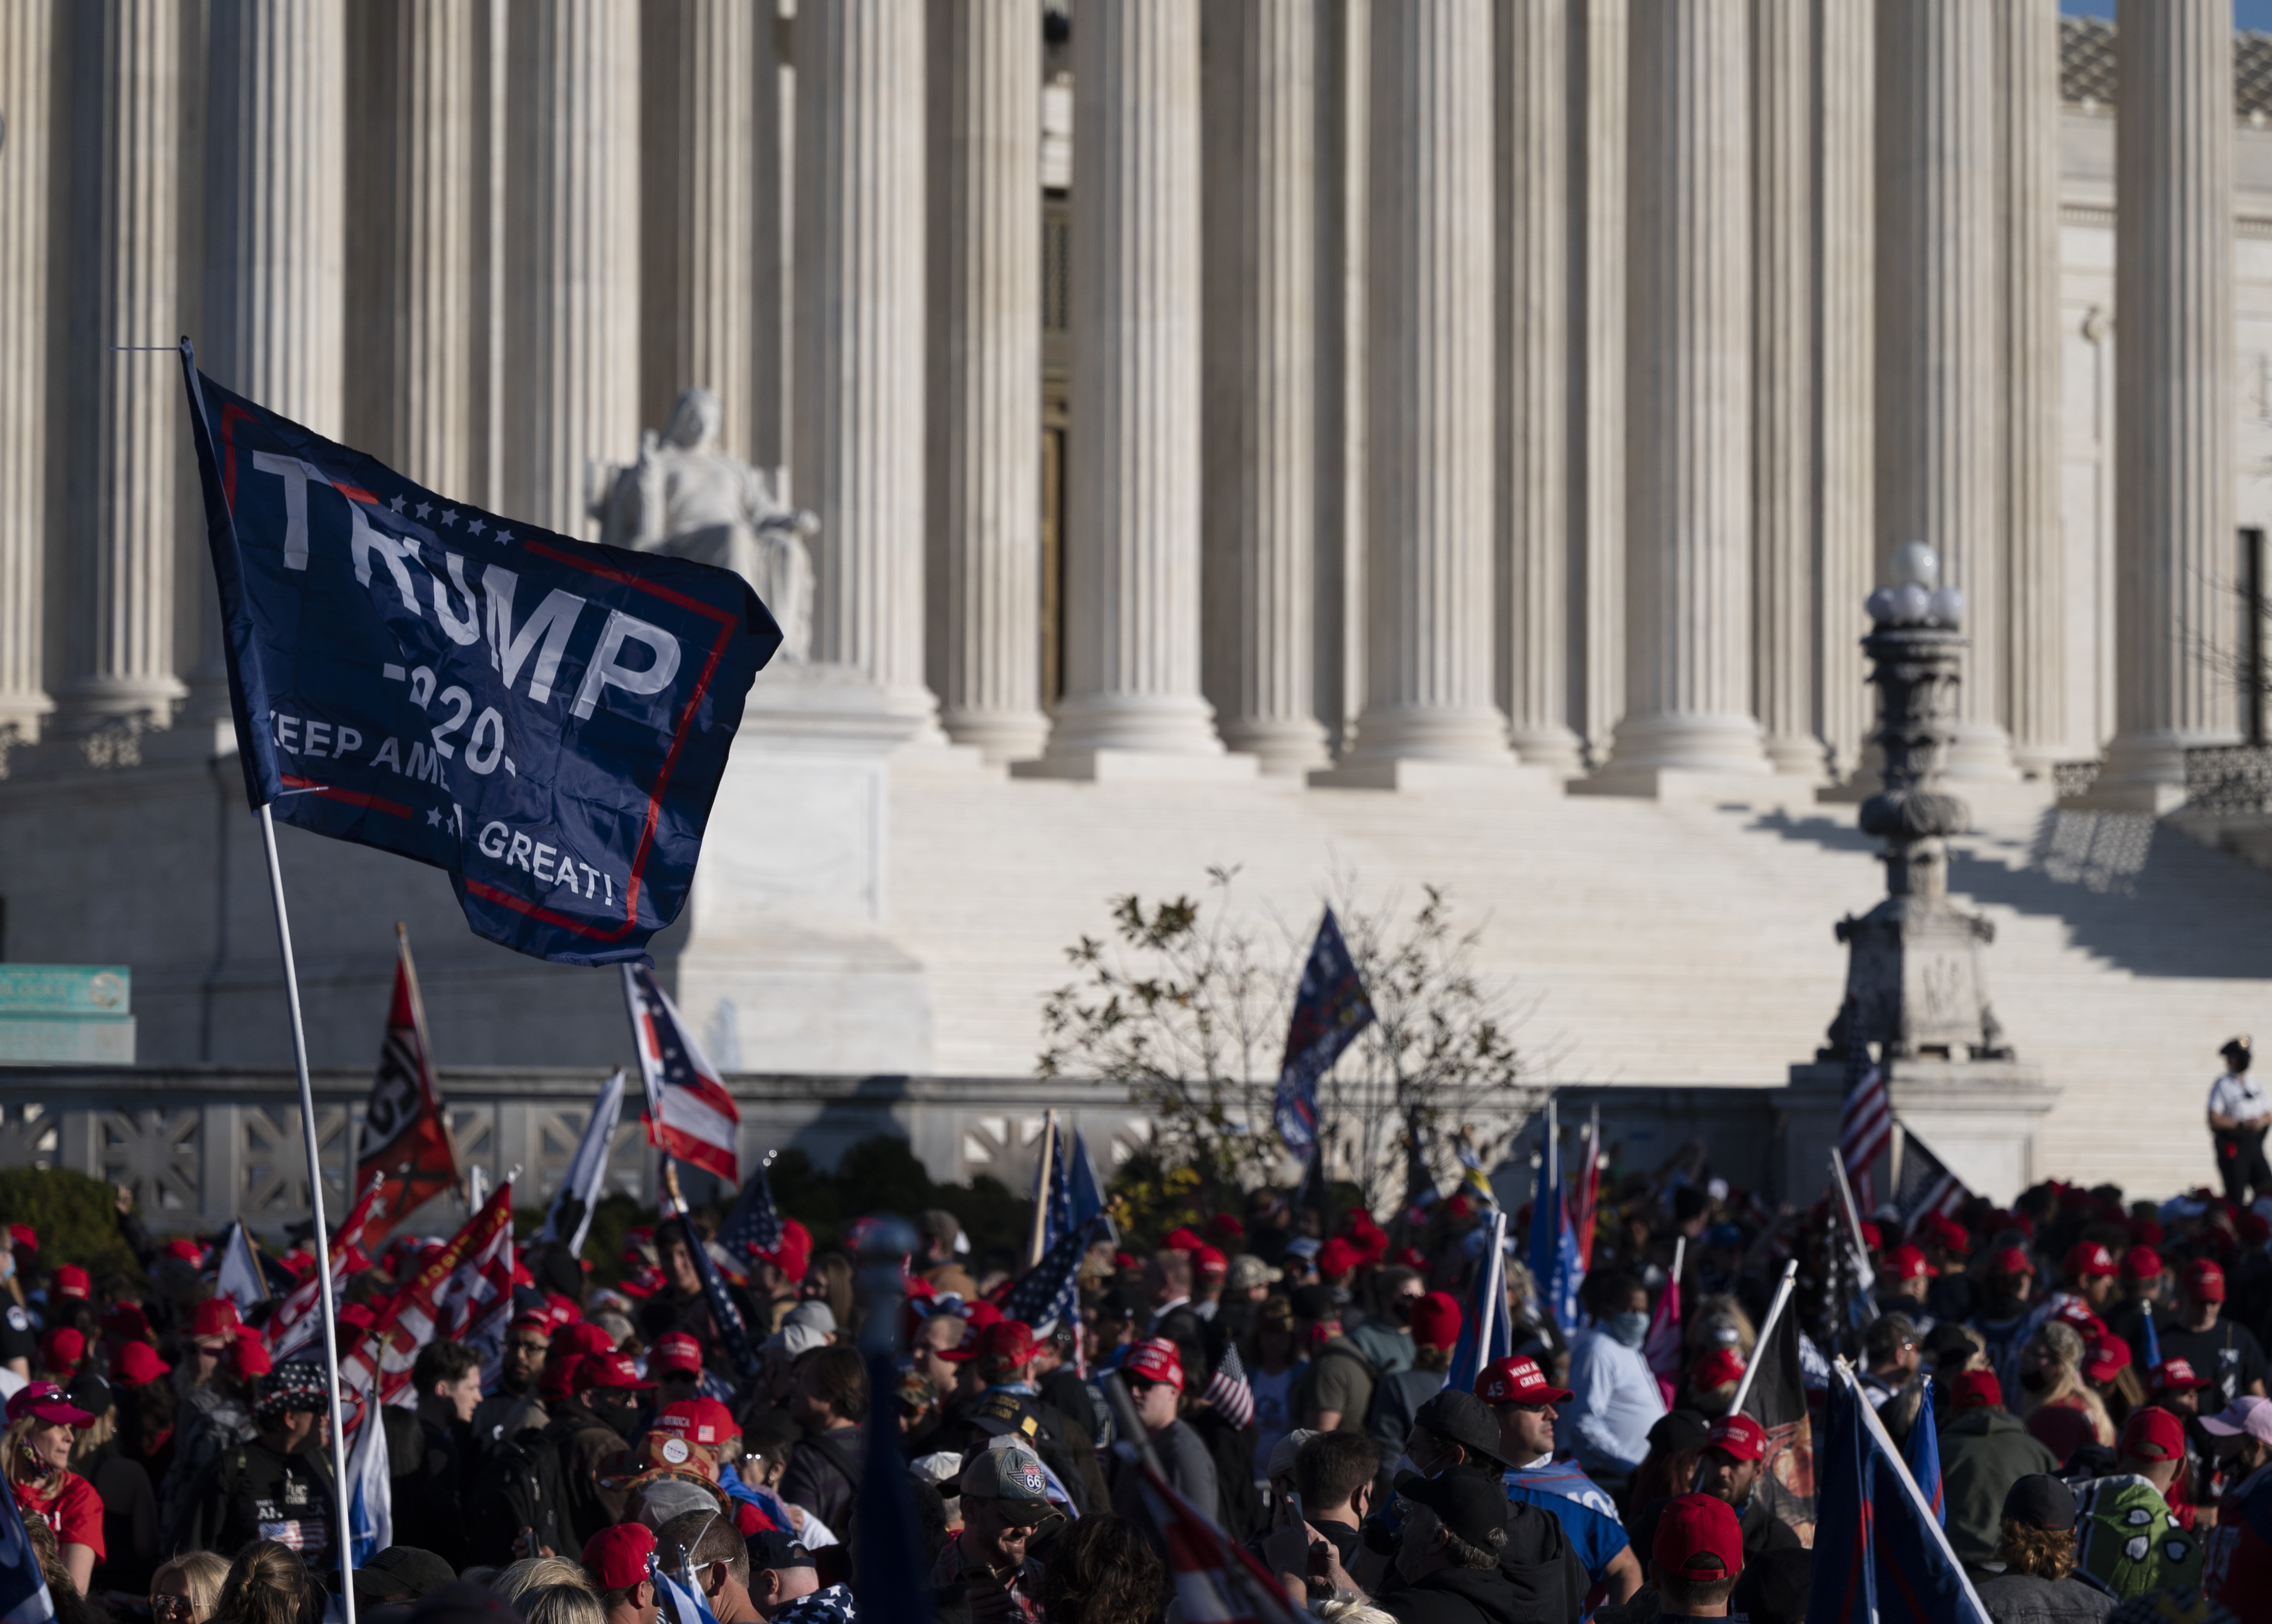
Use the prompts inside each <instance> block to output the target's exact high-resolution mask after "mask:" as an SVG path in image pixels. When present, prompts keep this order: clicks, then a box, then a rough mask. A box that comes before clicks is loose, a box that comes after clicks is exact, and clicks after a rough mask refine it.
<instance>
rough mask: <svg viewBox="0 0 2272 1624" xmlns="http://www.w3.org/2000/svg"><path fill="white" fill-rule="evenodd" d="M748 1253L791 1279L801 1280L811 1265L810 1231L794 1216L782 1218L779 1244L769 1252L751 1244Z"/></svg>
mask: <svg viewBox="0 0 2272 1624" xmlns="http://www.w3.org/2000/svg"><path fill="white" fill-rule="evenodd" d="M750 1255H751V1256H752V1257H756V1258H762V1259H763V1260H764V1261H766V1262H768V1263H771V1264H772V1265H773V1266H774V1268H775V1269H779V1270H781V1273H783V1274H784V1275H787V1276H788V1277H789V1278H790V1279H792V1280H802V1279H803V1278H804V1275H805V1271H806V1270H807V1269H810V1268H811V1266H812V1231H811V1230H808V1229H806V1228H805V1227H804V1225H803V1224H799V1223H798V1222H797V1221H796V1219H795V1218H783V1219H782V1220H781V1245H779V1246H775V1247H774V1249H773V1250H772V1251H771V1252H760V1251H759V1250H758V1248H757V1247H755V1246H751V1248H750Z"/></svg>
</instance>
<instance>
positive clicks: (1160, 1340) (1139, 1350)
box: [1120, 1336, 1184, 1393]
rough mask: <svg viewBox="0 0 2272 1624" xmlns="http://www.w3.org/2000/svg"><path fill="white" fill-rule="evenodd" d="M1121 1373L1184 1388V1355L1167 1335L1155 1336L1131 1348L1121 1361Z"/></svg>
mask: <svg viewBox="0 0 2272 1624" xmlns="http://www.w3.org/2000/svg"><path fill="white" fill-rule="evenodd" d="M1120 1373H1121V1374H1122V1375H1123V1376H1132V1377H1134V1378H1135V1379H1136V1380H1137V1381H1151V1382H1157V1383H1160V1384H1162V1385H1164V1386H1167V1387H1171V1388H1175V1389H1176V1391H1177V1392H1178V1393H1180V1392H1182V1391H1183V1390H1184V1357H1183V1355H1182V1354H1180V1353H1178V1352H1177V1351H1176V1344H1175V1343H1172V1342H1170V1341H1169V1340H1168V1339H1167V1338H1166V1337H1165V1336H1153V1337H1148V1338H1147V1339H1146V1340H1144V1341H1142V1342H1140V1343H1136V1344H1135V1345H1134V1346H1133V1347H1132V1348H1130V1349H1129V1350H1128V1351H1127V1354H1126V1355H1125V1357H1124V1358H1122V1359H1121V1361H1120Z"/></svg>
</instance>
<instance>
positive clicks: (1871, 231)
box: [1812, 0, 1878, 779]
mask: <svg viewBox="0 0 2272 1624" xmlns="http://www.w3.org/2000/svg"><path fill="white" fill-rule="evenodd" d="M1812 6H1813V29H1814V51H1815V62H1816V64H1817V65H1816V70H1815V71H1816V72H1817V74H1818V75H1819V83H1820V90H1819V93H1818V94H1817V95H1816V98H1815V109H1814V118H1815V125H1814V143H1813V144H1814V153H1815V158H1814V185H1815V197H1816V199H1817V201H1816V204H1815V230H1816V249H1815V253H1816V258H1815V282H1814V289H1813V296H1812V303H1813V306H1814V309H1815V310H1816V311H1818V312H1819V315H1820V328H1819V330H1818V333H1817V338H1816V345H1815V353H1814V365H1815V377H1816V380H1817V381H1816V385H1815V393H1816V399H1817V400H1818V402H1819V407H1818V412H1817V415H1816V420H1815V432H1816V440H1815V453H1814V455H1815V466H1816V468H1817V480H1816V484H1815V490H1814V504H1815V506H1814V524H1815V534H1816V536H1817V538H1818V545H1819V547H1820V558H1821V568H1820V571H1819V572H1818V573H1817V575H1816V578H1815V587H1816V598H1815V611H1814V621H1815V626H1816V639H1817V642H1816V651H1815V680H1816V699H1815V715H1816V718H1817V722H1816V726H1817V727H1818V728H1819V729H1820V732H1821V737H1822V740H1823V743H1824V745H1826V746H1827V749H1828V751H1829V756H1830V767H1831V771H1832V772H1833V774H1835V775H1836V776H1838V777H1839V778H1841V779H1844V778H1847V777H1849V776H1850V775H1852V774H1853V773H1854V771H1855V769H1856V768H1857V767H1858V766H1859V764H1860V761H1861V757H1862V750H1863V737H1864V736H1865V734H1866V733H1867V732H1868V730H1869V721H1870V699H1871V695H1870V689H1869V685H1868V683H1867V680H1866V678H1867V675H1868V662H1866V661H1865V660H1864V658H1863V657H1862V650H1861V640H1862V637H1863V635H1864V633H1865V632H1867V631H1868V630H1869V617H1868V615H1866V614H1865V612H1864V611H1863V609H1862V604H1863V601H1864V600H1865V598H1866V597H1868V595H1869V593H1870V588H1871V587H1872V586H1874V585H1875V584H1876V580H1875V577H1876V570H1875V567H1874V564H1873V560H1874V559H1875V558H1876V556H1877V546H1876V535H1877V512H1876V506H1875V501H1876V495H1875V493H1876V488H1877V479H1876V447H1875V445H1874V444H1873V440H1874V435H1875V422H1876V395H1875V391H1876V382H1875V375H1874V371H1873V368H1874V366H1875V357H1876V353H1877V344H1876V333H1875V327H1874V323H1875V318H1876V292H1875V288H1876V280H1875V275H1874V273H1875V270H1876V265H1875V260H1874V244H1875V242H1876V235H1877V234H1876V207H1877V203H1876V199H1877V185H1876V162H1875V161H1876V151H1877V139H1876V109H1877V105H1878V96H1877V60H1878V52H1877V17H1876V9H1877V5H1876V0H1812Z"/></svg>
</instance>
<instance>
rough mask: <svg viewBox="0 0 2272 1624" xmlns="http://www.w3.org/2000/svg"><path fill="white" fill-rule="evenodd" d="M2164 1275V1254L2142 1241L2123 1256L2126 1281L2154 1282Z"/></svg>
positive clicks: (2123, 1271)
mask: <svg viewBox="0 0 2272 1624" xmlns="http://www.w3.org/2000/svg"><path fill="white" fill-rule="evenodd" d="M2161 1273H2162V1254H2160V1253H2158V1252H2156V1251H2155V1250H2154V1248H2153V1247H2151V1246H2148V1245H2146V1244H2145V1243H2143V1242H2142V1241H2141V1243H2139V1244H2138V1245H2137V1246H2133V1247H2131V1248H2130V1250H2129V1251H2127V1252H2126V1253H2124V1254H2122V1277H2123V1278H2124V1279H2125V1280H2153V1279H2157V1278H2159V1277H2160V1276H2161Z"/></svg>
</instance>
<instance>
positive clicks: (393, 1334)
mask: <svg viewBox="0 0 2272 1624" xmlns="http://www.w3.org/2000/svg"><path fill="white" fill-rule="evenodd" d="M500 1259H501V1260H502V1268H500ZM500 1299H501V1301H502V1306H500ZM511 1314H512V1183H511V1182H510V1181H508V1182H506V1183H504V1184H502V1185H499V1186H497V1194H494V1195H492V1196H490V1199H489V1200H488V1201H487V1202H486V1203H484V1204H483V1206H482V1209H481V1210H480V1211H479V1212H477V1213H475V1215H474V1217H473V1221H472V1222H471V1223H469V1224H467V1225H466V1227H465V1228H463V1229H461V1230H460V1231H458V1232H457V1233H456V1234H455V1235H452V1237H450V1239H449V1240H448V1241H447V1242H446V1243H445V1245H443V1246H441V1248H440V1249H439V1250H437V1251H436V1252H435V1253H433V1254H432V1255H430V1257H428V1258H427V1260H426V1261H425V1262H424V1263H422V1264H421V1265H420V1266H419V1269H418V1272H417V1273H416V1274H415V1275H413V1276H411V1277H410V1281H409V1283H408V1284H407V1285H405V1286H404V1287H403V1288H402V1289H401V1290H400V1291H397V1292H396V1293H395V1294H394V1298H393V1300H392V1302H390V1303H388V1305H387V1306H386V1309H385V1313H383V1314H382V1315H381V1316H380V1318H379V1321H378V1323H377V1325H375V1326H373V1327H372V1328H371V1332H370V1336H369V1337H368V1338H366V1339H365V1340H364V1342H363V1343H362V1345H361V1346H359V1347H357V1348H356V1349H355V1351H354V1352H353V1354H351V1355H350V1354H349V1353H348V1352H347V1351H344V1350H343V1351H341V1352H340V1377H341V1379H342V1380H343V1381H345V1382H346V1383H347V1385H348V1386H349V1387H350V1388H368V1387H369V1386H370V1384H371V1382H372V1381H373V1379H374V1378H376V1379H377V1381H378V1384H379V1396H380V1397H381V1398H385V1399H392V1397H393V1396H395V1395H396V1394H397V1393H399V1392H400V1391H401V1390H402V1388H405V1387H406V1386H407V1385H408V1384H409V1381H410V1366H412V1365H413V1364H414V1363H415V1361H416V1360H417V1358H418V1350H419V1349H421V1348H422V1347H424V1346H425V1345H426V1344H427V1343H430V1342H431V1341H433V1340H434V1338H435V1337H436V1336H437V1335H442V1336H449V1337H450V1338H451V1339H452V1340H453V1341H458V1340H465V1341H472V1340H474V1339H475V1336H478V1335H479V1334H480V1333H482V1332H483V1331H485V1330H486V1329H488V1328H489V1327H490V1321H498V1322H500V1323H502V1321H504V1320H505V1319H508V1318H510V1316H511Z"/></svg>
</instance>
